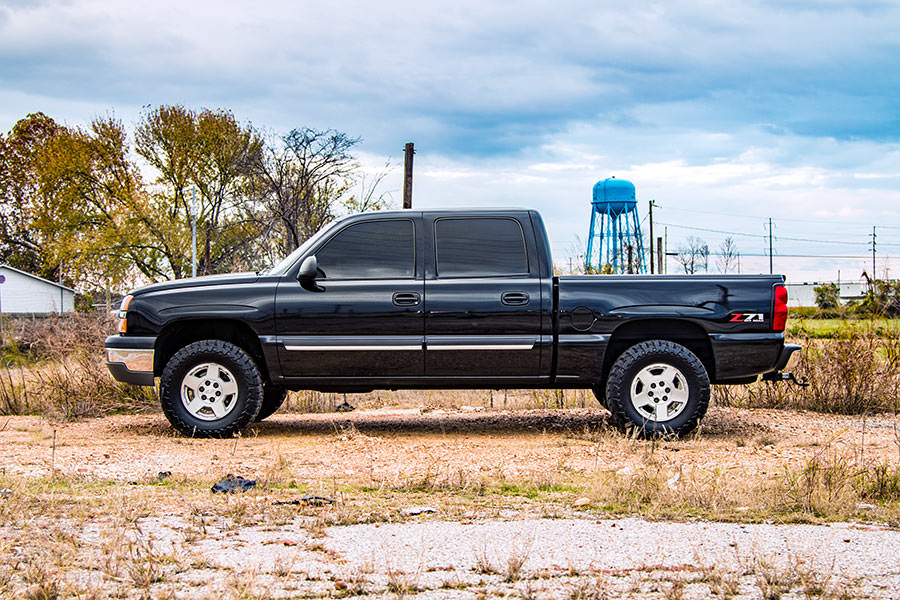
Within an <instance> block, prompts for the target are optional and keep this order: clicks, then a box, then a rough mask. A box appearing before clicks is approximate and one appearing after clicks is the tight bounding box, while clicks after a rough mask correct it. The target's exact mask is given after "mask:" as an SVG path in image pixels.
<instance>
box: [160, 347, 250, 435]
mask: <svg viewBox="0 0 900 600" xmlns="http://www.w3.org/2000/svg"><path fill="white" fill-rule="evenodd" d="M209 355H219V356H221V357H223V358H225V359H227V360H230V361H232V362H233V363H234V364H235V365H237V366H238V367H239V369H240V370H241V371H243V372H242V373H241V375H249V377H246V379H247V381H246V385H247V398H246V399H245V401H244V405H243V407H242V408H241V411H240V413H238V414H237V415H236V416H235V417H234V418H232V419H231V421H230V422H229V423H228V424H227V425H225V426H223V427H217V428H212V429H205V428H204V429H201V428H199V427H195V426H193V425H191V424H190V423H188V422H187V421H185V420H184V419H183V418H182V417H181V415H179V414H178V411H177V410H175V407H174V405H173V403H175V402H178V403H180V402H181V399H180V398H179V397H178V396H177V395H176V396H174V397H171V398H170V397H169V396H170V395H171V394H178V388H179V385H180V382H178V381H173V378H174V376H175V372H176V371H177V370H178V369H179V367H180V366H181V365H182V364H184V363H185V362H189V361H191V360H194V359H195V358H196V357H198V356H209ZM236 375H237V374H236ZM159 399H160V404H162V409H163V413H164V414H165V416H166V418H167V419H168V420H169V423H171V424H172V426H173V427H175V429H177V430H178V431H180V432H181V433H183V434H185V435H188V436H191V437H212V438H222V437H232V436H234V435H235V434H237V433H240V432H241V431H243V430H244V429H246V428H247V427H249V426H250V425H252V424H253V423H254V421H255V419H256V415H257V414H258V413H259V410H260V406H261V405H262V400H263V380H262V376H261V375H260V373H259V368H258V367H257V366H256V362H255V361H254V360H253V359H252V358H250V355H248V354H247V353H246V352H244V350H242V349H241V348H240V347H239V346H236V345H235V344H232V343H231V342H226V341H224V340H200V341H199V342H194V343H192V344H188V345H187V346H185V347H183V348H182V349H181V350H179V351H178V352H176V353H175V354H174V355H173V356H172V358H170V359H169V362H168V363H166V366H165V368H164V369H163V372H162V377H160V381H159ZM229 416H231V415H229Z"/></svg>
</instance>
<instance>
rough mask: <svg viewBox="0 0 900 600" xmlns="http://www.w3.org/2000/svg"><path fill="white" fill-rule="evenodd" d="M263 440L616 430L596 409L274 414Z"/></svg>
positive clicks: (262, 429) (262, 426)
mask: <svg viewBox="0 0 900 600" xmlns="http://www.w3.org/2000/svg"><path fill="white" fill-rule="evenodd" d="M254 429H255V430H256V432H257V434H258V435H259V436H267V435H288V434H322V433H342V432H345V431H354V430H355V431H357V432H359V433H363V434H367V435H426V434H439V435H441V434H480V435H516V434H522V433H543V432H546V433H562V432H579V433H582V432H597V431H599V430H613V426H612V425H611V424H610V422H609V413H607V412H606V411H604V410H595V411H578V412H570V411H549V410H548V411H543V410H541V411H522V412H514V413H513V412H502V413H449V414H447V413H435V414H431V413H425V414H415V415H406V414H386V415H372V414H366V413H358V414H352V413H351V414H342V413H329V414H327V415H314V416H304V415H290V414H289V415H284V416H283V417H279V415H275V416H273V417H271V418H270V419H268V420H266V421H263V422H261V423H257V424H256V425H255V426H254Z"/></svg>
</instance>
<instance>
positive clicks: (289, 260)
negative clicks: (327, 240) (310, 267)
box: [259, 223, 337, 275]
mask: <svg viewBox="0 0 900 600" xmlns="http://www.w3.org/2000/svg"><path fill="white" fill-rule="evenodd" d="M336 224H337V223H331V224H329V225H326V226H325V227H323V228H322V229H320V230H319V231H317V232H316V233H314V234H313V236H312V237H311V238H309V239H308V240H306V241H305V242H303V243H302V244H300V247H299V248H297V249H296V250H294V251H293V252H291V253H290V254H288V255H287V256H286V257H284V258H282V259H281V260H280V261H279V262H277V263H275V264H274V265H272V266H271V267H269V268H268V269H263V270H262V271H260V272H259V274H260V275H284V273H285V272H286V271H287V270H288V269H290V268H291V265H293V264H294V263H296V262H297V260H298V259H299V258H300V257H301V256H303V255H304V254H306V252H307V251H308V250H309V249H310V248H311V247H312V246H314V245H315V244H316V243H317V242H318V241H319V240H320V239H322V238H323V237H324V236H325V235H327V234H328V233H329V232H331V230H332V229H334V226H335V225H336Z"/></svg>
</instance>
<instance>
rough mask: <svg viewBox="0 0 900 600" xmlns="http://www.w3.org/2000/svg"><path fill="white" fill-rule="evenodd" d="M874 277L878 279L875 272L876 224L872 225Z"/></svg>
mask: <svg viewBox="0 0 900 600" xmlns="http://www.w3.org/2000/svg"><path fill="white" fill-rule="evenodd" d="M872 279H877V277H876V273H875V226H874V225H872Z"/></svg>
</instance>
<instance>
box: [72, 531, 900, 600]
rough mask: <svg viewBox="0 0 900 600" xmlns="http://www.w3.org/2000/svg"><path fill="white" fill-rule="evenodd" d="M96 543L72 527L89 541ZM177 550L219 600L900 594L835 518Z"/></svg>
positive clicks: (872, 547)
mask: <svg viewBox="0 0 900 600" xmlns="http://www.w3.org/2000/svg"><path fill="white" fill-rule="evenodd" d="M184 525H185V524H184V523H182V522H180V520H179V519H172V518H163V519H143V520H141V522H140V523H139V528H140V530H141V531H143V532H144V533H145V534H148V535H151V536H152V537H153V538H154V539H155V540H157V542H156V543H157V545H165V544H167V543H171V542H175V541H176V540H177V539H179V537H180V534H179V531H181V530H182V528H183V526H184ZM101 536H102V534H101V533H100V532H97V531H93V530H89V531H87V532H86V533H85V539H86V540H87V541H88V542H96V541H97V540H99V539H100V537H101ZM182 551H184V549H183V548H182ZM189 551H190V552H191V553H194V554H195V555H197V556H202V557H203V558H202V560H200V561H199V562H200V563H201V564H204V566H205V568H204V569H189V570H186V571H185V572H182V573H179V574H178V575H176V576H175V577H174V581H177V582H178V583H179V584H187V585H190V586H192V588H193V594H196V595H197V596H201V595H202V594H203V593H205V594H206V595H207V597H212V596H215V595H216V594H217V593H219V592H220V591H224V592H225V593H226V595H227V590H220V586H219V585H218V583H217V580H222V579H224V578H223V577H222V576H221V573H223V572H228V573H236V574H237V575H235V576H233V578H234V579H235V580H239V581H243V582H245V583H246V584H247V585H248V586H251V587H252V589H253V590H255V592H254V593H257V594H264V595H265V596H271V597H318V596H321V597H328V596H333V595H335V594H337V595H338V596H340V595H342V594H343V593H346V592H348V591H349V592H352V593H353V595H357V594H358V595H363V596H371V597H383V596H384V594H385V592H392V593H393V594H392V595H391V596H390V597H396V596H400V597H402V596H404V595H406V594H418V595H416V597H420V598H476V597H484V596H485V595H496V596H499V597H524V598H527V597H532V598H548V599H550V598H584V597H589V598H590V597H593V598H660V597H664V598H671V597H684V598H707V597H713V596H714V595H715V593H716V591H717V590H718V589H719V588H718V585H719V582H720V581H721V580H722V578H723V577H724V578H726V579H727V578H729V577H730V578H731V580H732V582H733V585H734V588H733V593H732V594H731V595H732V596H733V597H735V598H760V597H764V596H763V591H762V590H763V586H764V585H766V582H767V581H769V582H771V583H772V585H776V584H780V585H783V586H785V589H784V590H783V592H782V593H783V597H784V598H792V597H797V598H805V597H826V598H827V597H832V598H839V597H847V598H900V564H898V560H897V557H898V555H900V531H896V530H889V529H885V528H881V527H873V526H860V525H854V524H848V523H838V524H831V525H826V526H817V525H767V524H759V525H751V524H732V523H708V522H682V523H673V522H651V521H647V520H644V519H636V518H625V519H615V520H611V519H603V520H593V519H584V518H576V519H533V518H517V519H514V520H473V521H469V522H448V521H442V520H438V519H431V520H427V521H423V522H406V523H395V524H372V525H352V526H340V527H329V528H327V529H325V530H324V531H323V532H319V533H318V534H316V535H312V534H311V533H310V532H309V530H308V528H306V527H304V526H302V525H301V524H300V523H299V522H298V523H295V524H292V525H287V526H284V527H276V528H273V527H247V528H242V529H240V530H238V531H228V530H227V529H223V530H220V529H217V528H216V527H215V526H210V528H209V530H208V535H207V536H206V537H205V538H204V539H203V540H201V541H199V542H196V543H195V544H193V545H192V546H191V548H190V550H189ZM197 560H198V559H196V558H195V563H196V562H197ZM517 565H518V566H517ZM514 569H516V571H513V570H514ZM673 586H684V589H683V590H681V593H682V595H681V596H672V593H673V592H672V587H673ZM578 594H582V595H578ZM585 594H594V595H585ZM719 595H723V596H724V594H719ZM190 597H193V596H190ZM771 597H775V596H771Z"/></svg>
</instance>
